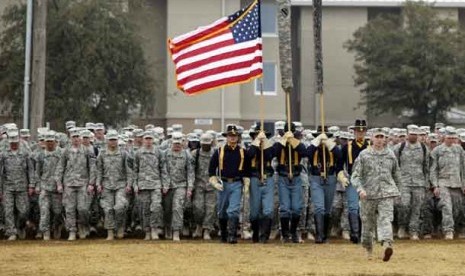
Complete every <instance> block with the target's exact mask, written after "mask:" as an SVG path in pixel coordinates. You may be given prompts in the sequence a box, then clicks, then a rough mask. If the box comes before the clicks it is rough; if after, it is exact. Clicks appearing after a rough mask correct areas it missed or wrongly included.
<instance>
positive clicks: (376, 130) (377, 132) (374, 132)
mask: <svg viewBox="0 0 465 276" xmlns="http://www.w3.org/2000/svg"><path fill="white" fill-rule="evenodd" d="M370 132H371V135H372V136H375V137H376V136H378V135H383V136H384V137H387V133H386V132H384V130H383V129H382V128H380V127H376V128H372V129H370Z"/></svg>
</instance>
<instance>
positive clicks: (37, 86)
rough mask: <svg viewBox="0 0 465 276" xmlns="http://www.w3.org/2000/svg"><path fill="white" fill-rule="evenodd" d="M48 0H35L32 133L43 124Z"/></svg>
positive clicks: (34, 133)
mask: <svg viewBox="0 0 465 276" xmlns="http://www.w3.org/2000/svg"><path fill="white" fill-rule="evenodd" d="M47 1H48V0H35V1H34V2H35V3H34V22H33V34H34V35H33V42H32V45H33V48H32V85H31V92H32V93H31V127H30V128H31V133H32V134H33V135H34V136H35V135H36V132H37V128H39V127H42V126H43V121H44V105H45V73H46V72H45V70H46V63H47V32H46V30H47Z"/></svg>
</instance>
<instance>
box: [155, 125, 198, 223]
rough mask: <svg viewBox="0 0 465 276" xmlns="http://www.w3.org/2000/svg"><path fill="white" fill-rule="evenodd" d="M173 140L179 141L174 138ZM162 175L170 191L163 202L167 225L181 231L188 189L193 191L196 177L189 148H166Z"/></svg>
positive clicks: (164, 183)
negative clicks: (176, 150)
mask: <svg viewBox="0 0 465 276" xmlns="http://www.w3.org/2000/svg"><path fill="white" fill-rule="evenodd" d="M174 136H175V133H173V137H174ZM181 140H182V138H181ZM173 142H176V143H178V142H179V141H175V139H174V138H173ZM161 175H162V185H163V189H164V190H167V191H168V192H167V194H166V195H165V200H164V202H163V205H164V206H163V207H164V217H165V222H166V225H165V226H166V227H168V228H169V227H170V226H171V230H172V231H181V230H182V227H183V220H184V202H185V199H186V194H187V190H190V191H192V189H193V187H194V179H195V173H194V166H193V160H192V156H191V154H190V153H189V152H188V150H184V149H183V150H182V151H180V152H174V151H173V150H172V149H168V150H166V151H165V152H164V154H163V157H162V171H161Z"/></svg>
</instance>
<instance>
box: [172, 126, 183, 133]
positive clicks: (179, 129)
mask: <svg viewBox="0 0 465 276" xmlns="http://www.w3.org/2000/svg"><path fill="white" fill-rule="evenodd" d="M171 127H172V128H173V132H181V133H182V125H181V124H173V125H172V126H171Z"/></svg>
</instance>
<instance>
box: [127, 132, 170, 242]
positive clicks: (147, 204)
mask: <svg viewBox="0 0 465 276" xmlns="http://www.w3.org/2000/svg"><path fill="white" fill-rule="evenodd" d="M153 137H154V135H153V132H152V131H145V132H144V134H143V139H144V145H143V147H142V148H140V149H139V150H138V151H137V152H136V155H135V159H134V184H133V186H134V192H135V193H136V194H137V198H138V201H139V202H140V210H141V211H140V213H141V218H142V225H143V228H144V231H145V240H150V239H152V240H158V238H159V237H158V230H159V229H161V227H162V225H163V208H162V203H161V202H162V194H161V186H162V185H161V162H160V161H161V160H160V155H161V154H160V150H158V149H157V148H155V146H154V145H153Z"/></svg>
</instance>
